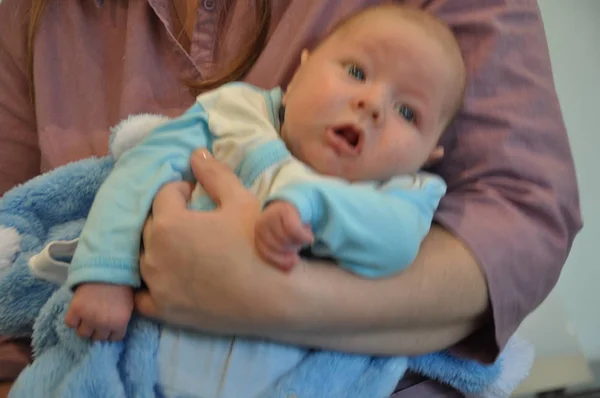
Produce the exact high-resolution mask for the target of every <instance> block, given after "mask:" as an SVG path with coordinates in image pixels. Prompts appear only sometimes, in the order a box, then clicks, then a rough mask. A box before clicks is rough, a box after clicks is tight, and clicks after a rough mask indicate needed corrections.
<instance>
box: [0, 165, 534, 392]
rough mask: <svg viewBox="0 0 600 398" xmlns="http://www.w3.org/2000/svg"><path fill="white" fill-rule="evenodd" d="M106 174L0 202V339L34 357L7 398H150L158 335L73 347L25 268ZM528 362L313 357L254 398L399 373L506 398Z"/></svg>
mask: <svg viewBox="0 0 600 398" xmlns="http://www.w3.org/2000/svg"><path fill="white" fill-rule="evenodd" d="M112 165H113V159H112V157H110V156H109V157H105V158H91V159H86V160H82V161H79V162H75V163H71V164H69V165H66V166H63V167H61V168H58V169H56V170H54V171H52V172H50V173H47V174H44V175H42V176H40V177H37V178H35V179H33V180H31V181H29V182H27V183H26V184H24V185H22V186H19V187H16V188H14V189H13V190H11V191H10V192H8V193H7V194H6V195H5V196H4V197H2V198H1V199H0V268H2V266H3V265H4V267H5V269H4V270H2V269H0V334H2V335H10V336H26V335H30V334H33V349H34V357H35V360H34V361H33V363H32V364H31V365H30V366H29V367H28V368H26V370H25V371H24V372H23V373H22V374H21V376H20V377H19V379H18V380H17V382H16V383H15V386H14V387H13V390H12V391H11V395H10V396H11V397H13V398H20V397H23V398H36V397H40V398H41V397H48V396H56V397H73V398H75V397H98V398H100V397H102V398H105V397H115V398H118V397H123V398H125V397H154V396H160V391H157V387H156V384H157V380H158V371H157V369H158V366H157V358H156V357H157V352H158V342H159V326H158V325H156V324H155V323H153V322H151V321H149V320H146V319H143V318H141V317H138V316H134V317H133V318H132V321H131V323H130V325H129V329H128V333H127V336H126V338H125V340H123V341H122V342H118V343H111V342H96V343H90V342H88V341H83V340H81V339H80V338H79V337H78V336H77V335H76V334H75V332H74V331H73V330H71V329H68V328H67V327H66V326H65V324H64V315H65V312H66V309H67V308H68V304H69V302H70V300H71V297H72V294H71V292H70V291H69V290H68V289H66V288H64V287H60V286H58V285H56V284H54V283H51V282H48V281H46V280H43V279H39V278H36V277H35V276H34V275H33V274H32V272H31V269H30V267H29V266H28V262H29V259H30V258H31V257H32V256H33V255H35V254H37V253H39V252H40V251H41V250H42V249H43V248H44V247H45V246H46V245H47V244H48V243H49V242H52V241H56V240H71V239H74V238H76V237H77V236H78V235H79V233H80V232H81V229H82V227H83V223H84V221H85V218H86V215H87V212H88V211H89V208H90V206H91V204H92V201H93V198H94V195H95V192H96V191H97V189H98V187H99V186H100V184H101V183H102V181H103V180H104V178H105V177H106V176H107V174H108V173H109V172H110V170H111V168H112ZM8 237H10V239H9V238H8ZM7 265H8V266H9V268H6V267H7ZM532 360H533V352H532V349H531V347H530V346H529V345H528V344H527V343H524V342H522V341H520V340H518V338H513V340H511V343H509V346H508V347H507V348H506V349H505V351H504V352H503V353H502V355H501V356H500V358H499V359H498V360H497V361H496V362H495V363H494V364H491V365H482V364H480V363H477V362H475V361H471V360H466V359H461V358H457V357H454V356H452V355H451V354H450V353H448V352H440V353H434V354H429V355H424V356H419V357H412V358H402V357H369V356H362V355H349V354H342V353H333V352H326V351H314V352H312V353H311V354H309V355H308V356H307V357H306V359H305V360H304V361H303V362H301V363H300V365H298V366H297V367H296V368H295V369H293V370H292V371H291V372H289V373H288V374H286V375H284V376H283V377H282V378H281V379H280V380H279V381H278V382H277V383H276V385H275V386H273V388H271V389H270V390H269V391H265V392H264V393H263V394H261V397H260V398H283V397H286V396H289V394H290V393H295V394H296V396H298V397H308V398H310V397H315V398H317V397H330V398H336V397H340V398H346V397H356V398H360V397H365V398H374V397H375V398H376V397H386V396H389V394H390V393H391V392H392V391H393V389H394V387H395V386H396V384H397V382H398V380H399V379H400V378H401V377H402V375H403V373H404V372H405V371H406V370H407V369H409V370H411V371H413V372H416V373H419V374H421V375H424V376H426V377H430V378H434V379H436V380H439V381H441V382H444V383H446V384H448V385H451V386H453V387H455V388H457V389H458V390H460V391H462V392H464V393H465V394H469V395H470V396H482V397H483V396H484V397H507V396H509V395H510V393H511V392H512V390H513V389H514V388H515V387H516V386H517V385H518V383H519V382H521V381H522V380H523V379H524V378H525V377H526V376H527V373H528V371H529V368H530V367H531V363H532ZM509 368H511V369H510V370H511V372H508V370H509ZM515 369H517V370H516V371H515Z"/></svg>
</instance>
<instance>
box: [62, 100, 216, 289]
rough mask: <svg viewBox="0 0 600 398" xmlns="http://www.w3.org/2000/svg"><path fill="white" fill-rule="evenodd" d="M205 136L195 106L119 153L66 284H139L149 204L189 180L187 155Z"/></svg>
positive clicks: (202, 144) (200, 111)
mask: <svg viewBox="0 0 600 398" xmlns="http://www.w3.org/2000/svg"><path fill="white" fill-rule="evenodd" d="M208 138H209V132H208V131H207V129H206V113H205V112H204V109H203V108H202V106H200V104H199V103H196V104H195V105H194V106H192V107H191V108H190V109H189V110H188V111H187V112H186V113H185V114H184V115H182V116H180V117H179V118H176V119H173V120H171V121H168V122H166V123H165V124H163V125H161V126H159V127H158V128H156V129H155V130H153V131H152V132H151V133H150V134H149V135H148V136H147V137H146V138H145V139H144V140H143V141H142V142H141V143H140V144H138V145H137V146H135V147H133V148H132V149H130V150H128V151H127V152H125V153H124V154H123V155H121V157H120V158H119V160H118V161H117V162H116V164H115V166H114V169H113V170H112V172H111V173H110V174H109V176H108V177H107V179H106V181H105V182H104V183H103V184H102V186H101V187H100V189H99V190H98V193H97V194H96V198H95V200H94V203H93V205H92V208H91V210H90V213H89V215H88V218H87V220H86V224H85V226H84V229H83V231H82V233H81V236H80V239H79V243H78V246H77V249H76V251H75V254H74V256H73V260H72V262H71V265H70V266H69V276H68V279H67V284H68V285H69V286H71V287H72V286H75V285H77V284H79V283H82V282H105V283H116V284H123V285H130V286H135V287H137V286H139V285H140V276H139V271H138V261H139V248H140V241H141V234H142V228H143V224H144V221H145V220H146V217H147V215H148V212H149V210H150V208H151V206H152V200H153V199H154V197H155V196H156V193H157V192H158V190H159V189H160V188H161V187H162V186H163V185H164V184H166V183H168V182H171V181H177V180H181V179H183V178H184V177H186V176H189V170H190V157H191V154H192V152H193V151H194V150H195V149H196V148H199V147H206V146H207V145H208Z"/></svg>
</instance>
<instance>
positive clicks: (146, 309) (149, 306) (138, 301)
mask: <svg viewBox="0 0 600 398" xmlns="http://www.w3.org/2000/svg"><path fill="white" fill-rule="evenodd" d="M134 307H135V310H136V311H137V312H139V313H140V314H142V315H144V316H146V317H148V318H153V319H158V318H160V312H159V310H158V307H157V306H156V302H155V301H154V299H153V298H152V296H151V295H150V292H148V291H147V290H144V291H141V292H138V293H136V295H135V296H134Z"/></svg>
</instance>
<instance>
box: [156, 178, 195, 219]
mask: <svg viewBox="0 0 600 398" xmlns="http://www.w3.org/2000/svg"><path fill="white" fill-rule="evenodd" d="M193 189H194V185H193V184H191V183H189V182H185V181H179V182H173V183H170V184H167V185H165V186H164V187H162V188H161V189H160V190H159V191H158V193H157V194H156V197H155V198H154V202H153V203H152V214H160V215H163V214H165V213H169V212H177V211H181V210H186V209H187V205H188V202H189V200H190V198H191V197H192V191H193Z"/></svg>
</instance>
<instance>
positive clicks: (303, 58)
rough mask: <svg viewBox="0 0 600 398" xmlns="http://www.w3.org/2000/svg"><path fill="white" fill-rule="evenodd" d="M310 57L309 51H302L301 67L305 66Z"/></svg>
mask: <svg viewBox="0 0 600 398" xmlns="http://www.w3.org/2000/svg"><path fill="white" fill-rule="evenodd" d="M309 56H310V53H309V52H308V50H307V49H306V48H305V49H304V50H302V54H300V65H303V64H304V63H305V62H306V61H307V60H308V57H309Z"/></svg>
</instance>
